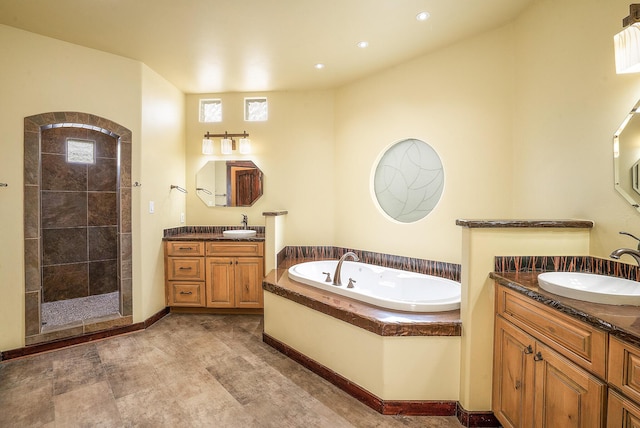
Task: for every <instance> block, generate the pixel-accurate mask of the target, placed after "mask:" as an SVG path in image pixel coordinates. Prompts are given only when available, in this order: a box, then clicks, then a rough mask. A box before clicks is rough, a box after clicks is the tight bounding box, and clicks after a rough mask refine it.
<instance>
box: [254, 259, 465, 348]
mask: <svg viewBox="0 0 640 428" xmlns="http://www.w3.org/2000/svg"><path fill="white" fill-rule="evenodd" d="M315 260H318V259H300V258H297V259H285V260H284V261H283V262H282V263H281V264H280V266H278V268H277V269H274V270H272V271H271V272H270V273H269V274H268V275H267V276H266V278H265V279H264V281H263V288H264V289H265V290H266V291H268V292H270V293H273V294H276V295H278V296H281V297H285V298H287V299H289V300H292V301H294V302H296V303H299V304H301V305H303V306H306V307H309V308H311V309H314V310H317V311H319V312H322V313H324V314H327V315H330V316H332V317H334V318H337V319H340V320H342V321H345V322H347V323H349V324H352V325H355V326H357V327H360V328H363V329H365V330H368V331H370V332H372V333H375V334H378V335H380V336H460V335H461V334H462V322H461V321H460V311H459V310H455V311H447V312H433V313H415V312H401V311H394V310H390V309H383V308H378V307H375V306H371V305H368V304H366V303H362V302H359V301H357V300H354V299H351V298H348V297H345V296H341V295H339V294H334V293H331V292H328V291H324V290H321V289H319V288H315V287H312V286H310V285H306V284H302V283H300V282H297V281H292V280H290V279H289V277H288V275H287V269H288V268H289V267H290V266H293V265H295V264H297V263H302V262H307V261H315Z"/></svg>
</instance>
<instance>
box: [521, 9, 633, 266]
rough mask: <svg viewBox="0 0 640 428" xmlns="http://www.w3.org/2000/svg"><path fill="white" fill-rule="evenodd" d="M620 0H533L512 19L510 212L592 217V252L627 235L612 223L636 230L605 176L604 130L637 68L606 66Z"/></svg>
mask: <svg viewBox="0 0 640 428" xmlns="http://www.w3.org/2000/svg"><path fill="white" fill-rule="evenodd" d="M629 3H630V2H628V1H626V0H608V1H583V0H563V1H555V0H538V1H536V2H534V3H533V4H532V5H531V6H530V7H529V8H528V9H527V10H526V12H525V13H524V14H523V15H522V16H521V17H519V18H518V19H517V21H516V22H515V25H514V29H515V31H514V35H515V47H516V49H515V51H514V53H515V55H516V61H515V64H516V68H515V80H516V83H517V84H516V90H515V103H514V112H513V117H514V119H513V123H514V126H513V151H514V152H513V165H514V171H517V172H518V173H517V174H514V175H513V186H514V188H515V189H521V191H518V192H514V193H513V199H512V208H513V214H514V217H516V218H517V217H528V218H584V219H589V220H594V221H595V227H594V229H593V231H592V233H591V247H590V254H591V255H594V256H600V257H608V255H609V254H610V253H611V251H612V250H613V249H615V248H619V247H626V246H629V245H634V244H635V243H634V242H632V241H631V240H630V238H627V237H624V236H620V235H619V234H618V232H619V231H621V230H625V231H628V232H631V233H634V234H637V233H640V215H639V214H638V212H637V211H636V210H635V209H634V208H632V207H631V205H630V204H628V203H627V202H626V201H625V200H624V199H623V198H622V196H621V195H619V194H618V193H617V192H616V191H615V189H614V176H613V148H612V147H613V134H614V132H615V131H616V130H617V128H618V126H620V123H622V120H623V119H624V118H625V116H626V115H627V114H628V113H629V111H630V110H631V108H632V107H633V106H634V105H635V103H636V102H637V101H638V99H640V74H629V75H616V74H615V63H614V49H613V36H614V34H616V33H617V32H619V31H620V30H621V29H622V18H624V17H625V16H627V15H629ZM629 261H630V259H629Z"/></svg>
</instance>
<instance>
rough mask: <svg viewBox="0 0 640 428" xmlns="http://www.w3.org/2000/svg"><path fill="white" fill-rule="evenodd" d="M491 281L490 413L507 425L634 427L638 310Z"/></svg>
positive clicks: (531, 280)
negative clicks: (493, 293) (493, 305)
mask: <svg viewBox="0 0 640 428" xmlns="http://www.w3.org/2000/svg"><path fill="white" fill-rule="evenodd" d="M537 276H538V273H530V272H519V273H516V272H499V273H495V272H494V273H492V274H491V278H492V279H494V281H495V282H496V314H495V343H494V347H495V348H494V373H493V379H494V386H493V400H492V401H493V412H494V414H495V415H496V417H498V419H499V420H500V422H502V424H503V426H505V427H522V426H547V427H551V426H563V427H564V426H567V427H569V426H576V427H603V426H606V427H636V426H640V311H639V310H638V307H635V306H614V305H604V304H598V303H590V302H584V301H580V300H575V299H570V298H565V297H561V296H558V295H556V294H552V293H549V292H546V291H545V290H543V289H541V288H540V287H539V286H538V281H537Z"/></svg>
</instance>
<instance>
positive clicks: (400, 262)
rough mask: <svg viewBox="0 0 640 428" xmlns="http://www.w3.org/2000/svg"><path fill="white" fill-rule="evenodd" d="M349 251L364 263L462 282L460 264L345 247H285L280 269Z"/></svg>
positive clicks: (281, 255)
mask: <svg viewBox="0 0 640 428" xmlns="http://www.w3.org/2000/svg"><path fill="white" fill-rule="evenodd" d="M349 251H352V252H354V253H356V254H357V256H358V258H359V259H360V261H361V262H363V263H368V264H372V265H376V266H382V267H388V268H394V269H400V270H406V271H409V272H416V273H421V274H424V275H433V276H439V277H442V278H446V279H451V280H453V281H458V282H460V271H461V268H460V265H459V264H454V263H447V262H438V261H433V260H424V259H416V258H411V257H403V256H394V255H390V254H383V253H374V252H372V251H362V250H356V249H353V248H345V247H331V246H326V247H312V246H306V247H303V246H297V247H294V246H292V247H285V248H284V249H283V250H282V251H281V252H280V253H279V254H278V267H282V266H283V265H282V264H283V263H288V266H293V265H294V264H296V263H300V261H299V260H307V261H309V260H331V259H339V258H340V257H342V256H343V255H344V254H345V253H347V252H349ZM285 260H286V262H285ZM291 261H295V263H292V262H291Z"/></svg>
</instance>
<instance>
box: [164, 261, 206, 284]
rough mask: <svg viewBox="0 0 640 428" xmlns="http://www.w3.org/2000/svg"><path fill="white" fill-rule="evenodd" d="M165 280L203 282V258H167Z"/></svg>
mask: <svg viewBox="0 0 640 428" xmlns="http://www.w3.org/2000/svg"><path fill="white" fill-rule="evenodd" d="M167 280H168V281H176V280H192V281H204V258H202V257H168V258H167Z"/></svg>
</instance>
